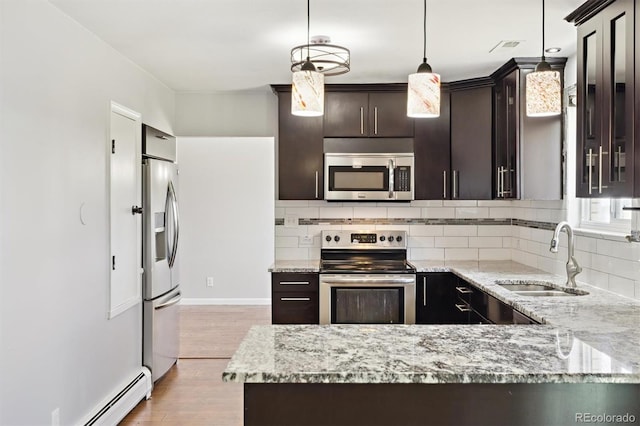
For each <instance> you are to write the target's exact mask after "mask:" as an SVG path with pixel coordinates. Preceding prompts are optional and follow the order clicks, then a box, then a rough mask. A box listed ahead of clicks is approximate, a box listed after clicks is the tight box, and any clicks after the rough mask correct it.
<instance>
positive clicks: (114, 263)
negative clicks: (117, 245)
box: [111, 256, 116, 271]
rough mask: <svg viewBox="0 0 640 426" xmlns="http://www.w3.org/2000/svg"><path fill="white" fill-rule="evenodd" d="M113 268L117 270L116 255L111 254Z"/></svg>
mask: <svg viewBox="0 0 640 426" xmlns="http://www.w3.org/2000/svg"><path fill="white" fill-rule="evenodd" d="M111 270H112V271H115V270H116V257H115V256H111Z"/></svg>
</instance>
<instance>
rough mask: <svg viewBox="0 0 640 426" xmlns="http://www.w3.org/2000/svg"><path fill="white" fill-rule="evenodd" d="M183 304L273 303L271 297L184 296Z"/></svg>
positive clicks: (181, 302)
mask: <svg viewBox="0 0 640 426" xmlns="http://www.w3.org/2000/svg"><path fill="white" fill-rule="evenodd" d="M180 304H181V305H271V298H269V297H268V298H246V299H245V298H242V299H234V298H182V300H181V301H180Z"/></svg>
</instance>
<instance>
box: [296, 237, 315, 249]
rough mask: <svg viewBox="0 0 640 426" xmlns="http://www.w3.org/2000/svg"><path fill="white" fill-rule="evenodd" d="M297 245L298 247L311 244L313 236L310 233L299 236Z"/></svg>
mask: <svg viewBox="0 0 640 426" xmlns="http://www.w3.org/2000/svg"><path fill="white" fill-rule="evenodd" d="M298 245H299V246H300V247H303V246H305V247H310V246H312V245H313V236H312V235H303V236H302V237H299V240H298Z"/></svg>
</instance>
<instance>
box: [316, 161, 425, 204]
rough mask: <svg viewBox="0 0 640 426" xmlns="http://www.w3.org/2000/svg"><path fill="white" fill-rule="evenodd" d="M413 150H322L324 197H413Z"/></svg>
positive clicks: (404, 198)
mask: <svg viewBox="0 0 640 426" xmlns="http://www.w3.org/2000/svg"><path fill="white" fill-rule="evenodd" d="M413 174H414V155H413V153H409V152H403V153H369V154H362V153H325V154H324V198H325V200H329V201H338V200H345V201H346V200H350V201H358V200H361V201H372V200H374V201H411V200H413V196H414V191H413V186H414V183H413Z"/></svg>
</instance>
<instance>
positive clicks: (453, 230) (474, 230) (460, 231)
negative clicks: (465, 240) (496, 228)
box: [443, 225, 478, 237]
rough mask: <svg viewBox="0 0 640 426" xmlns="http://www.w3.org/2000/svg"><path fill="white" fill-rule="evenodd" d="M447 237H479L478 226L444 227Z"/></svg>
mask: <svg viewBox="0 0 640 426" xmlns="http://www.w3.org/2000/svg"><path fill="white" fill-rule="evenodd" d="M443 235H444V236H445V237H474V236H476V235H478V226H477V225H447V226H445V227H444V234H443Z"/></svg>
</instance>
